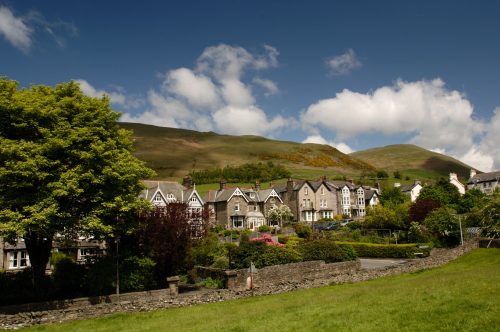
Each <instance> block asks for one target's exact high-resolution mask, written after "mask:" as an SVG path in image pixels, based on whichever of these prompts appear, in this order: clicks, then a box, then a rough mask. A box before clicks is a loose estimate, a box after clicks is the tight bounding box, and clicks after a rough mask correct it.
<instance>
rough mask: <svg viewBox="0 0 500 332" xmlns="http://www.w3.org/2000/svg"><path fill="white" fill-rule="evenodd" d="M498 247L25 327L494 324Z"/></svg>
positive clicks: (499, 282)
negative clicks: (380, 271)
mask: <svg viewBox="0 0 500 332" xmlns="http://www.w3.org/2000/svg"><path fill="white" fill-rule="evenodd" d="M499 298H500V250H499V249H477V250H475V251H473V252H471V253H469V254H467V255H465V256H463V257H461V258H459V259H458V260H456V261H454V262H452V263H450V264H448V265H445V266H443V267H440V268H436V269H431V270H425V271H419V272H416V273H411V274H405V275H400V276H395V277H385V278H380V279H377V280H372V281H367V282H362V283H356V284H344V285H332V286H328V287H322V288H316V289H309V290H302V291H296V292H291V293H286V294H280V295H273V296H259V297H253V298H247V299H242V300H236V301H228V302H221V303H214V304H208V305H198V306H193V307H187V308H179V309H170V310H162V311H155V312H147V313H136V314H129V313H127V314H115V315H112V316H109V317H104V318H100V319H93V320H87V321H74V322H69V323H64V324H57V325H46V326H36V327H33V328H31V329H28V330H29V331H498V330H499V326H500V304H499V302H498V299H499Z"/></svg>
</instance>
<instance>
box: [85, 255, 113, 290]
mask: <svg viewBox="0 0 500 332" xmlns="http://www.w3.org/2000/svg"><path fill="white" fill-rule="evenodd" d="M86 281H87V287H88V293H89V295H107V294H110V293H112V292H113V291H114V289H115V287H116V257H115V256H112V255H107V256H104V257H101V258H99V259H97V260H96V261H95V262H94V263H93V264H91V265H90V266H88V271H87V276H86Z"/></svg>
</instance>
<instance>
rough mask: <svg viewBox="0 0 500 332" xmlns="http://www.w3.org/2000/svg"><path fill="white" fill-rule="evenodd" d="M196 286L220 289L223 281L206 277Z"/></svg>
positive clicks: (222, 286)
mask: <svg viewBox="0 0 500 332" xmlns="http://www.w3.org/2000/svg"><path fill="white" fill-rule="evenodd" d="M197 285H198V286H202V287H206V288H213V289H220V288H224V280H220V279H212V278H211V277H208V278H207V279H205V280H203V281H202V282H199V283H198V284H197Z"/></svg>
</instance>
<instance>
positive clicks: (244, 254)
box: [227, 241, 267, 269]
mask: <svg viewBox="0 0 500 332" xmlns="http://www.w3.org/2000/svg"><path fill="white" fill-rule="evenodd" d="M266 247H267V245H266V244H265V243H264V242H262V241H244V242H240V245H239V246H231V247H227V249H228V256H229V259H230V268H231V269H243V268H248V267H249V266H250V263H251V262H253V261H256V260H257V259H258V258H259V257H260V256H261V255H262V254H263V253H264V251H265V250H266Z"/></svg>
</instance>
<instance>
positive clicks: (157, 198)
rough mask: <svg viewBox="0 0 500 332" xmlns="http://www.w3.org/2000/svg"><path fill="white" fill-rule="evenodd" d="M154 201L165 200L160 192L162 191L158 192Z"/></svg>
mask: <svg viewBox="0 0 500 332" xmlns="http://www.w3.org/2000/svg"><path fill="white" fill-rule="evenodd" d="M154 201H155V202H162V201H163V198H162V197H161V194H160V193H157V194H156V195H155V198H154Z"/></svg>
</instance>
